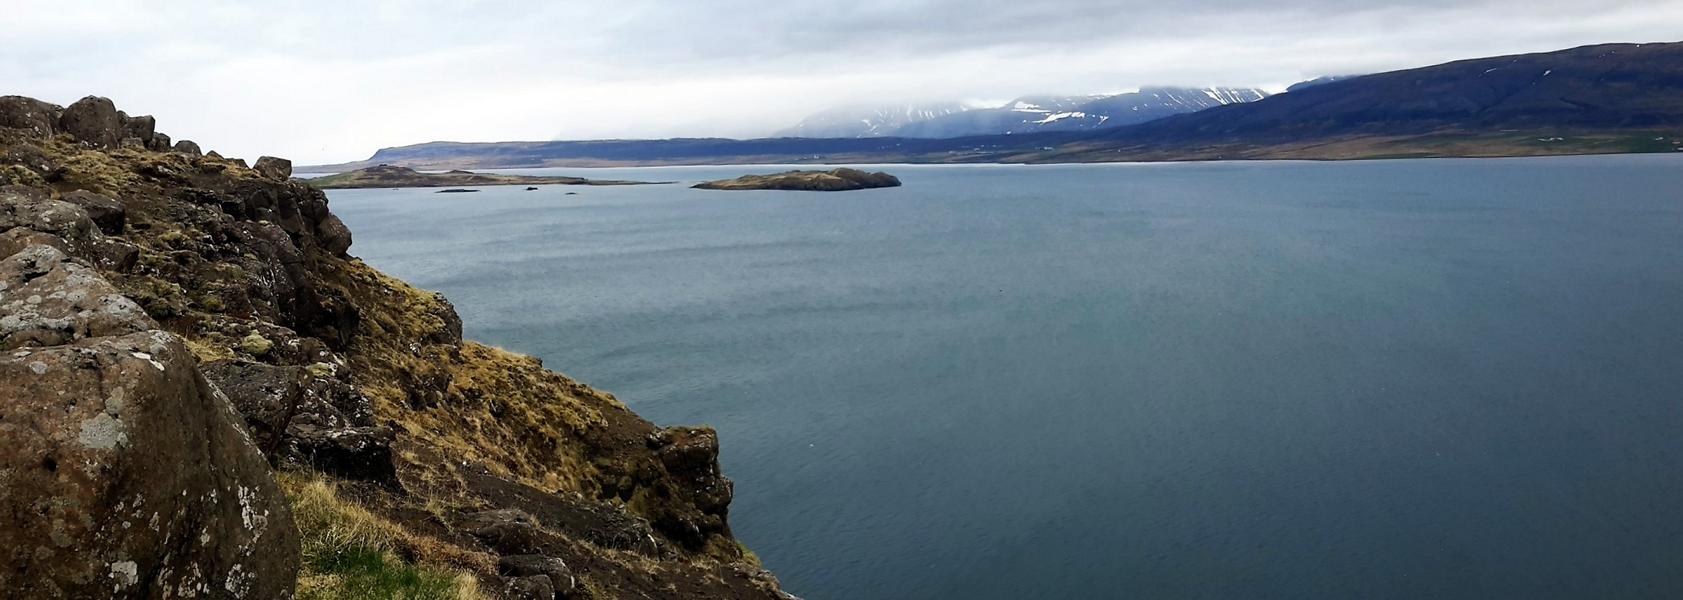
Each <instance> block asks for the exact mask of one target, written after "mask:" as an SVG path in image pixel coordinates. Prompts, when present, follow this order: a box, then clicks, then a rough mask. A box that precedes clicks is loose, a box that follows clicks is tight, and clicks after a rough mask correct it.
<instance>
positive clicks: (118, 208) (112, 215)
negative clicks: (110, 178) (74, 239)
mask: <svg viewBox="0 0 1683 600" xmlns="http://www.w3.org/2000/svg"><path fill="white" fill-rule="evenodd" d="M59 200H63V201H65V202H69V203H71V204H74V205H76V206H80V207H82V210H83V211H84V212H86V213H88V218H89V219H92V220H93V222H94V225H96V226H98V227H99V231H100V232H101V233H104V234H105V235H121V234H122V233H123V221H124V218H125V216H126V214H127V213H126V211H125V210H124V208H123V203H121V202H118V201H117V200H116V199H114V198H111V197H109V196H104V195H101V194H95V193H93V192H90V191H87V190H76V191H74V192H70V193H68V194H64V195H62V196H59Z"/></svg>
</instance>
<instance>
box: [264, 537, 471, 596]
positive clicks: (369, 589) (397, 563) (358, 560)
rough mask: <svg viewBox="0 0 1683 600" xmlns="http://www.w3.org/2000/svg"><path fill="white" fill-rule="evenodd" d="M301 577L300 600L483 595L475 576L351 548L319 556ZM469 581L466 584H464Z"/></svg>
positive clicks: (363, 549) (372, 551)
mask: <svg viewBox="0 0 1683 600" xmlns="http://www.w3.org/2000/svg"><path fill="white" fill-rule="evenodd" d="M305 567H306V569H307V570H308V571H310V572H313V573H315V574H314V575H310V576H305V577H300V578H299V585H298V598H299V600H388V599H402V600H434V599H436V600H468V599H470V598H481V597H482V596H481V595H480V594H479V590H478V585H477V583H476V582H475V580H474V579H473V577H472V576H470V575H466V574H452V573H447V572H443V571H439V570H435V569H427V568H422V567H417V566H415V565H412V564H408V563H405V562H403V561H401V560H397V558H396V557H395V556H393V555H392V554H391V553H389V552H379V551H375V550H371V549H368V548H362V547H350V548H346V549H344V550H343V551H341V552H336V553H333V554H327V555H319V556H316V557H315V562H313V563H310V564H306V565H305ZM464 584H465V585H464Z"/></svg>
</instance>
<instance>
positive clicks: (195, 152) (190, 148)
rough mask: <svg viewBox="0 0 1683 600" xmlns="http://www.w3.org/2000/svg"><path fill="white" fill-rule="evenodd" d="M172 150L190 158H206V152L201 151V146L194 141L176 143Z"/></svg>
mask: <svg viewBox="0 0 1683 600" xmlns="http://www.w3.org/2000/svg"><path fill="white" fill-rule="evenodd" d="M172 149H173V150H175V151H176V152H180V153H182V154H186V155H188V156H204V152H202V151H200V150H199V145H198V144H197V143H195V142H194V141H193V140H181V141H179V142H176V143H175V146H174V147H172Z"/></svg>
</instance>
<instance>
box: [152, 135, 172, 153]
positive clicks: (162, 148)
mask: <svg viewBox="0 0 1683 600" xmlns="http://www.w3.org/2000/svg"><path fill="white" fill-rule="evenodd" d="M169 148H170V143H169V136H168V135H165V134H164V133H163V132H161V131H160V132H157V133H153V134H152V140H151V141H149V142H146V149H147V150H151V151H154V152H168V151H169Z"/></svg>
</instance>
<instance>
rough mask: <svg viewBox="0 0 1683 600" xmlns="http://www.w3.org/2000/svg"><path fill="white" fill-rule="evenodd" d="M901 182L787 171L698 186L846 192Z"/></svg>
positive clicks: (848, 172) (851, 172) (878, 176)
mask: <svg viewBox="0 0 1683 600" xmlns="http://www.w3.org/2000/svg"><path fill="white" fill-rule="evenodd" d="M899 185H900V179H899V178H897V177H895V176H893V175H889V174H887V173H882V172H877V173H867V172H864V171H861V170H859V169H847V168H842V169H835V170H831V171H787V172H783V173H776V174H772V175H743V176H741V177H738V178H736V179H721V180H719V181H709V182H706V183H698V184H696V185H695V186H693V187H695V188H696V189H703V190H789V191H801V192H845V191H852V190H864V189H871V188H884V187H899Z"/></svg>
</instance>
